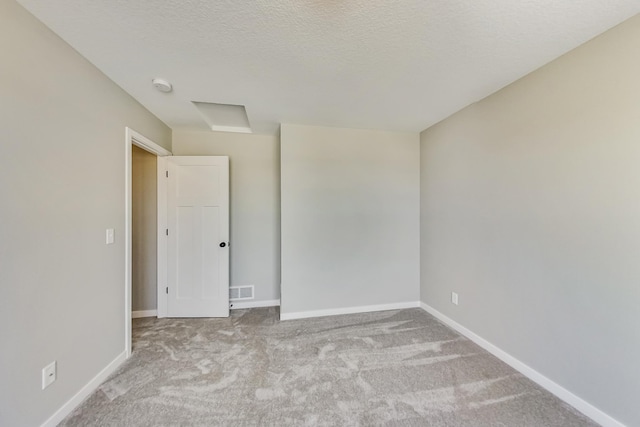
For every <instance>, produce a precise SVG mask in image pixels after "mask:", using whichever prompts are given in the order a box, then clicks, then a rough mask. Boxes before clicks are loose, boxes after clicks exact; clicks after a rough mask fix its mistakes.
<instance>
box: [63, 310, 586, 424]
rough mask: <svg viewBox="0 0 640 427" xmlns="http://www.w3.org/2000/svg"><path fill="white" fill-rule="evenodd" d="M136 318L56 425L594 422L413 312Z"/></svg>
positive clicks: (242, 312)
mask: <svg viewBox="0 0 640 427" xmlns="http://www.w3.org/2000/svg"><path fill="white" fill-rule="evenodd" d="M277 319H278V313H277V309H275V308H266V309H252V310H239V311H234V312H232V314H231V317H230V318H228V319H155V318H153V319H136V320H134V322H133V337H134V348H133V356H132V357H131V358H130V359H129V360H128V361H127V362H126V363H125V364H124V366H123V367H122V368H120V369H119V370H118V372H116V373H115V374H114V375H113V376H112V377H111V378H109V379H108V380H107V381H106V382H105V383H104V384H103V385H102V386H101V387H100V388H99V389H98V390H97V391H96V392H95V393H94V394H93V395H91V396H90V397H89V399H88V400H87V401H85V402H84V403H83V404H82V405H81V406H80V407H79V408H78V409H76V410H75V411H74V412H73V413H72V414H70V415H69V417H67V418H66V419H65V420H64V421H63V422H62V424H61V425H63V426H175V425H181V426H227V425H228V426H373V425H379V426H474V427H482V426H510V427H511V426H536V427H539V426H562V427H569V426H594V425H596V424H594V423H593V422H591V421H589V420H588V419H586V418H585V417H584V416H582V415H581V414H579V413H578V412H577V411H575V410H574V409H573V408H571V407H570V406H568V405H566V404H564V403H563V402H561V401H560V400H558V399H557V398H555V397H554V396H553V395H551V394H550V393H548V392H546V391H544V390H543V389H541V388H540V387H538V386H537V385H536V384H534V383H533V382H531V381H529V380H528V379H526V378H524V377H523V376H522V375H520V374H518V373H517V372H516V371H514V370H513V369H511V368H510V367H509V366H507V365H505V364H504V363H502V362H500V361H499V360H498V359H496V358H495V357H493V356H491V355H490V354H488V353H487V352H485V351H484V350H482V349H481V348H480V347H478V346H476V345H475V344H473V343H472V342H470V341H469V340H467V339H466V338H463V337H461V336H460V335H459V334H457V333H456V332H454V331H452V330H451V329H449V328H448V327H446V326H444V325H443V324H441V323H439V322H438V321H437V320H435V319H434V318H433V317H432V316H430V315H429V314H427V313H426V312H424V311H423V310H421V309H409V310H396V311H385V312H377V313H366V314H354V315H345V316H334V317H325V318H316V319H305V320H290V321H283V322H280V321H278V320H277Z"/></svg>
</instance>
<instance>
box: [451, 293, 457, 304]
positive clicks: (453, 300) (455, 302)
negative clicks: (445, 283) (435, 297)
mask: <svg viewBox="0 0 640 427" xmlns="http://www.w3.org/2000/svg"><path fill="white" fill-rule="evenodd" d="M451 304H455V305H458V294H457V293H455V292H451Z"/></svg>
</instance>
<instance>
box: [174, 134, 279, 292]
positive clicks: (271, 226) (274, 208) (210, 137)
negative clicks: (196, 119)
mask: <svg viewBox="0 0 640 427" xmlns="http://www.w3.org/2000/svg"><path fill="white" fill-rule="evenodd" d="M173 154H174V155H176V156H229V168H230V175H231V176H230V178H231V179H230V186H231V220H230V222H231V230H230V233H231V234H230V239H231V245H230V248H231V253H230V268H231V286H245V285H254V286H255V295H254V296H255V299H254V301H272V300H277V299H279V298H280V157H279V156H280V139H279V136H278V135H253V134H234V133H226V132H186V131H176V132H174V134H173Z"/></svg>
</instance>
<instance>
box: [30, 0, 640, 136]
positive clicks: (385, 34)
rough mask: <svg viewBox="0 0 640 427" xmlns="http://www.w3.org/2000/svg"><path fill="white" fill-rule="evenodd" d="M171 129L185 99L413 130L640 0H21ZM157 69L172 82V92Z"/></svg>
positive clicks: (254, 122)
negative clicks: (164, 89) (161, 87)
mask: <svg viewBox="0 0 640 427" xmlns="http://www.w3.org/2000/svg"><path fill="white" fill-rule="evenodd" d="M18 1H19V3H21V4H22V5H23V6H25V7H26V8H27V9H28V10H29V11H31V12H32V13H33V14H34V15H35V16H36V17H38V18H39V19H40V20H42V21H43V22H44V23H45V24H46V25H47V26H49V27H50V28H51V29H52V30H53V31H55V32H56V33H57V34H59V35H60V36H61V37H62V38H63V39H65V40H66V41H67V42H68V43H69V44H71V45H72V46H73V47H74V48H75V49H76V50H78V51H79V52H80V53H81V54H82V55H84V56H85V57H86V58H87V59H88V60H89V61H91V62H92V63H93V64H95V65H96V66H97V67H98V68H99V69H101V70H102V71H103V72H104V73H105V74H106V75H107V76H109V77H110V78H111V79H112V80H114V81H115V82H116V83H117V84H119V85H120V86H121V87H122V88H124V89H125V90H126V91H127V92H129V93H130V94H131V95H133V96H134V97H135V98H136V99H137V100H138V101H139V102H141V103H142V104H143V105H144V106H145V107H147V108H148V109H149V110H150V111H151V112H153V113H154V114H155V115H157V116H158V117H159V118H160V119H161V120H163V121H164V122H165V123H167V124H168V125H169V126H170V127H172V128H174V129H185V128H188V129H202V130H205V129H208V126H207V124H206V123H205V122H204V120H203V119H202V116H201V115H200V114H199V113H198V111H197V109H196V108H195V107H194V105H193V104H192V101H197V102H212V103H220V104H233V105H245V106H246V111H247V114H248V116H249V120H250V122H251V126H252V128H253V130H254V132H260V133H265V132H273V131H274V130H276V129H277V127H278V124H279V123H281V122H288V123H299V124H314V125H326V126H338V127H351V128H369V129H386V130H400V131H412V132H415V131H421V130H423V129H425V128H426V127H428V126H430V125H432V124H434V123H436V122H438V121H440V120H442V119H443V118H445V117H447V116H449V115H450V114H452V113H454V112H456V111H458V110H460V109H461V108H463V107H465V106H467V105H469V104H471V103H473V102H475V101H477V100H479V99H481V98H483V97H485V96H487V95H489V94H491V93H493V92H495V91H496V90H498V89H500V88H502V87H504V86H506V85H507V84H509V83H511V82H513V81H514V80H517V79H518V78H520V77H522V76H523V75H525V74H527V73H529V72H531V71H533V70H534V69H536V68H538V67H540V66H542V65H544V64H545V63H547V62H549V61H551V60H552V59H554V58H556V57H558V56H560V55H561V54H563V53H565V52H567V51H569V50H571V49H573V48H575V47H577V46H578V45H580V44H582V43H584V42H585V41H587V40H589V39H590V38H592V37H594V36H596V35H598V34H600V33H602V32H604V31H605V30H607V29H609V28H611V27H612V26H614V25H616V24H618V23H620V22H622V21H623V20H625V19H627V18H630V17H631V16H633V15H635V14H637V13H639V12H640V1H639V0H579V1H578V0H518V1H514V0H432V1H426V0H405V1H389V0H386V1H383V0H280V1H274V0H165V1H154V0H92V1H88V0H56V1H51V0H18ZM154 77H161V78H164V79H167V80H169V81H170V82H171V83H172V84H173V87H174V91H173V92H172V93H170V94H163V93H160V92H158V91H156V90H155V89H154V88H153V86H152V85H151V80H152V79H153V78H154Z"/></svg>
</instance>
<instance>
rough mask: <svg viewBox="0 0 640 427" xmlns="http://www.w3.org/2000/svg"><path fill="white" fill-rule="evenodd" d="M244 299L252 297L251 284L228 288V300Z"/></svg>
mask: <svg viewBox="0 0 640 427" xmlns="http://www.w3.org/2000/svg"><path fill="white" fill-rule="evenodd" d="M246 299H253V285H250V286H232V287H230V288H229V300H230V301H242V300H246Z"/></svg>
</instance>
